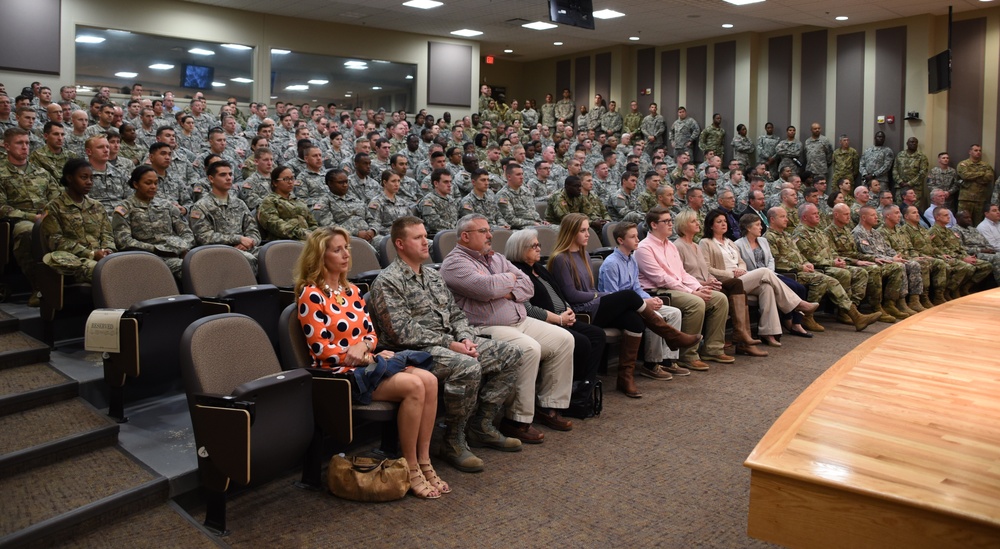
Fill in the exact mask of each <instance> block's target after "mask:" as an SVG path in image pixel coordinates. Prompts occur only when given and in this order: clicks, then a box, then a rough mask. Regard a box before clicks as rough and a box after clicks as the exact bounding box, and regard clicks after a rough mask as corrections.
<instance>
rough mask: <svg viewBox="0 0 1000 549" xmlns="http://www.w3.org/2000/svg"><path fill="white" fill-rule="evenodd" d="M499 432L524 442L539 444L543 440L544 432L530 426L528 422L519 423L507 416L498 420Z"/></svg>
mask: <svg viewBox="0 0 1000 549" xmlns="http://www.w3.org/2000/svg"><path fill="white" fill-rule="evenodd" d="M500 432H501V433H503V435H504V436H506V437H514V438H516V439H517V440H520V441H521V442H523V443H525V444H541V443H542V442H544V441H545V434H543V433H542V432H541V431H539V430H538V429H535V428H534V427H532V426H531V424H530V423H521V422H520V421H514V420H510V419H507V418H504V420H503V421H501V422H500Z"/></svg>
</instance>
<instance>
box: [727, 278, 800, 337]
mask: <svg viewBox="0 0 1000 549" xmlns="http://www.w3.org/2000/svg"><path fill="white" fill-rule="evenodd" d="M740 281H741V282H743V290H744V291H746V293H747V295H752V296H756V297H757V308H758V309H760V320H758V321H757V332H758V333H759V334H760V335H781V317H780V316H778V310H779V309H780V310H781V312H783V313H787V312H790V311H791V310H792V309H794V308H795V307H796V306H797V305H798V304H799V301H801V300H800V299H799V296H797V295H795V292H793V291H792V289H791V288H789V287H788V286H785V284H784V283H782V282H781V279H779V278H778V277H777V275H775V274H774V272H773V271H771V270H769V269H754V270H752V271H750V272H748V273H747V274H745V275H743V276H741V277H740Z"/></svg>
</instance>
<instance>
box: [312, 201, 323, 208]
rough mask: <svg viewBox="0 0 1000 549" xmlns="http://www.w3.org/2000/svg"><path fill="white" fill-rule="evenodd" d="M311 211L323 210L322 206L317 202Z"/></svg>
mask: <svg viewBox="0 0 1000 549" xmlns="http://www.w3.org/2000/svg"><path fill="white" fill-rule="evenodd" d="M313 209H314V210H322V209H323V205H322V204H320V203H319V202H317V203H316V204H314V205H313Z"/></svg>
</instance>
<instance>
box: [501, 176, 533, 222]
mask: <svg viewBox="0 0 1000 549" xmlns="http://www.w3.org/2000/svg"><path fill="white" fill-rule="evenodd" d="M497 207H498V208H500V215H502V216H503V218H504V219H506V220H507V222H508V223H510V228H511V229H515V230H517V229H523V228H525V227H532V226H534V225H541V224H542V218H541V216H539V215H538V210H536V209H535V198H534V193H532V192H531V189H528V188H527V187H526V186H524V185H521V186H520V187H518V189H517V190H514V189H512V188H511V187H510V186H507V187H504V188H502V189H500V192H498V193H497Z"/></svg>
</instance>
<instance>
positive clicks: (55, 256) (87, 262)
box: [42, 191, 116, 282]
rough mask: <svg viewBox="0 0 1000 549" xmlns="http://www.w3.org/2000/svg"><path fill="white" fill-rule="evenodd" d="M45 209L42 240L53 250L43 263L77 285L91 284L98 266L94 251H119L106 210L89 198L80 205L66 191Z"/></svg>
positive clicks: (84, 199)
mask: <svg viewBox="0 0 1000 549" xmlns="http://www.w3.org/2000/svg"><path fill="white" fill-rule="evenodd" d="M45 209H46V211H47V213H46V215H45V218H44V219H43V220H42V239H43V240H44V241H45V242H46V244H47V245H48V248H49V249H50V250H51V251H50V252H49V253H47V254H45V257H43V258H42V262H43V263H45V264H46V265H48V266H49V267H52V268H53V269H55V270H56V272H58V273H60V274H62V275H64V276H68V277H72V278H73V279H75V280H76V281H78V282H90V281H91V280H93V278H94V267H96V266H97V261H95V260H94V252H95V251H96V250H111V251H112V252H113V251H115V250H116V248H115V240H114V238H113V237H112V236H111V222H110V221H109V220H108V215H107V213H105V212H104V207H103V206H102V205H101V203H100V202H98V201H96V200H94V199H92V198H90V197H87V196H84V197H83V202H81V203H79V204H77V203H76V202H74V201H73V199H72V198H70V196H69V194H68V193H66V192H65V191H63V193H62V194H61V195H59V196H58V197H56V198H55V199H54V200H53V201H52V202H49V203H48V205H47V206H46V207H45Z"/></svg>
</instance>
